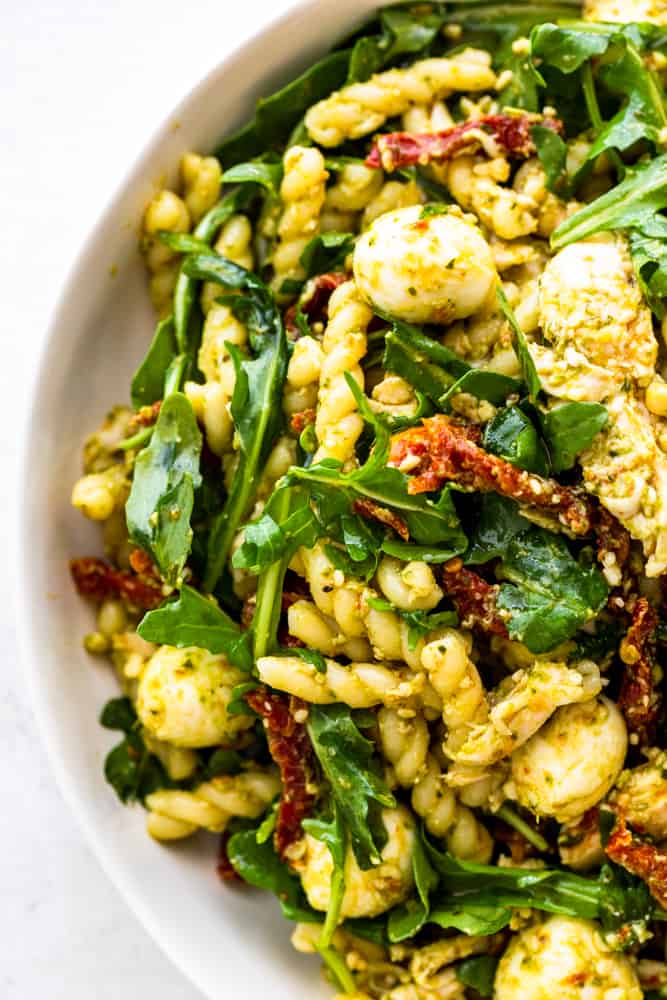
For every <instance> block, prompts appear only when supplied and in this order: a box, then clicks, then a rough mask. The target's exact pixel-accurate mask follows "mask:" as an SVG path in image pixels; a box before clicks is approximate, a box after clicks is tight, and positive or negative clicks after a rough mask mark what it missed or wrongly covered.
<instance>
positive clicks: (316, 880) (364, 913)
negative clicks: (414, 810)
mask: <svg viewBox="0 0 667 1000" xmlns="http://www.w3.org/2000/svg"><path fill="white" fill-rule="evenodd" d="M382 820H383V822H384V825H385V828H386V831H387V838H388V839H387V843H386V845H385V847H384V849H383V851H382V863H381V864H379V865H376V866H375V867H373V868H369V869H368V870H367V871H362V869H361V868H360V867H359V865H358V864H357V861H356V858H355V857H354V854H353V852H352V849H351V848H349V849H348V853H347V858H346V860H345V893H344V895H343V902H342V906H341V911H340V917H341V920H342V919H344V918H346V917H377V916H378V914H380V913H384V912H385V911H386V910H390V909H391V908H392V906H396V904H397V903H401V902H403V900H404V899H406V898H407V896H409V894H410V891H411V890H412V886H413V881H414V880H413V875H412V852H413V848H414V841H415V823H414V820H413V818H412V816H411V815H410V813H409V812H408V811H407V809H404V808H403V807H402V806H401V807H399V808H398V809H384V810H383V812H382ZM302 844H304V846H305V853H304V855H303V857H301V858H299V860H298V862H296V863H295V864H294V867H295V868H296V870H297V871H298V872H299V874H300V876H301V884H302V885H303V888H304V892H305V893H306V896H307V897H308V902H309V903H310V905H311V906H312V907H313V909H314V910H321V911H323V912H324V911H326V910H327V908H328V906H329V899H330V896H331V874H332V871H333V861H332V859H331V852H330V851H329V848H328V847H327V845H326V844H323V843H322V841H320V840H315V838H314V837H311V836H310V834H306V836H305V838H304V840H303V841H302Z"/></svg>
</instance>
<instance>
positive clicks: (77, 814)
mask: <svg viewBox="0 0 667 1000" xmlns="http://www.w3.org/2000/svg"><path fill="white" fill-rule="evenodd" d="M285 2H286V3H287V4H288V7H287V9H285V10H283V11H281V12H280V13H278V14H275V15H274V14H270V15H269V16H268V18H267V19H266V21H264V22H263V23H262V25H261V27H260V28H258V29H257V30H254V31H252V32H251V33H250V34H249V35H248V36H247V37H246V38H245V39H244V40H243V41H242V42H241V43H240V44H239V45H237V46H235V47H234V48H232V49H231V50H230V51H229V52H227V54H226V55H225V56H224V57H223V58H222V59H220V60H219V61H218V62H217V63H216V64H215V65H213V66H212V67H211V68H210V69H209V70H208V71H207V72H206V73H205V74H204V75H203V76H201V77H200V78H199V79H198V80H197V82H196V83H195V84H194V85H193V86H192V87H190V88H189V89H188V91H187V92H186V93H185V94H184V95H183V97H182V98H181V99H180V100H179V101H178V103H177V104H176V105H175V107H173V108H171V109H170V110H169V112H168V113H167V114H166V115H165V116H163V117H162V119H161V120H160V122H159V123H158V124H157V126H155V127H154V128H152V129H151V131H150V136H149V138H148V139H147V141H146V142H145V143H144V144H143V145H142V146H141V149H140V151H139V153H138V155H136V156H134V157H133V158H132V162H131V165H130V167H129V169H128V170H127V171H125V172H124V173H123V174H122V176H121V177H120V179H119V181H118V182H117V184H116V185H115V187H114V190H113V192H112V194H111V196H110V197H109V198H108V199H107V200H106V203H105V207H104V208H103V210H102V211H101V212H100V213H99V214H98V215H97V216H96V220H95V222H94V223H93V225H92V226H91V227H90V228H89V229H88V230H87V234H86V236H85V238H84V240H83V242H82V244H81V246H80V248H79V250H78V252H77V253H76V254H75V255H74V257H73V259H72V261H71V263H70V265H69V267H68V268H67V271H66V275H65V279H64V281H63V284H62V286H61V288H60V291H59V293H58V295H57V296H56V299H55V302H54V304H53V306H52V307H51V318H50V320H49V322H48V324H47V327H46V330H45V332H44V333H43V335H42V337H41V339H40V341H39V344H38V349H37V351H36V359H35V365H34V368H33V369H32V372H31V373H30V375H29V377H28V385H27V387H26V388H27V392H26V398H27V399H28V404H27V406H26V408H25V410H24V411H23V414H22V420H21V424H20V429H19V436H18V441H19V444H18V448H17V458H16V465H15V469H16V472H17V474H18V489H17V490H16V492H15V494H14V503H15V507H14V510H13V511H10V513H11V515H12V517H11V522H12V523H13V524H14V525H16V527H17V530H16V531H15V532H14V533H13V542H11V540H10V542H11V548H12V549H13V551H12V552H11V560H10V565H11V566H13V568H14V570H15V572H16V582H17V585H16V589H15V592H14V601H13V605H14V615H15V622H16V634H17V646H18V653H19V661H20V664H21V666H22V668H23V671H22V673H23V676H24V677H26V684H27V690H28V698H29V704H30V707H31V708H32V711H33V713H34V716H35V720H36V724H37V730H38V733H39V736H40V739H41V742H42V745H43V746H44V748H45V750H46V757H47V761H48V765H49V767H50V769H51V772H52V773H53V775H54V777H55V779H56V785H57V787H58V789H59V791H60V794H61V795H62V798H63V800H64V803H65V805H66V806H67V807H68V809H69V811H70V813H71V815H72V816H73V818H74V821H75V824H76V826H77V827H78V829H79V830H80V831H82V833H83V836H84V840H85V842H86V845H87V846H88V848H89V849H90V851H91V853H92V854H93V856H94V857H95V858H96V860H97V861H98V863H99V864H100V867H101V868H102V870H103V872H104V873H105V875H106V876H107V878H108V879H109V881H110V882H111V883H112V885H113V886H114V887H115V888H116V889H117V891H118V892H119V894H120V896H121V898H122V899H123V901H124V903H125V904H126V905H127V906H128V908H129V909H130V910H131V912H132V913H133V914H134V915H135V916H136V918H137V919H138V921H139V922H140V923H141V925H142V926H143V927H144V929H145V930H146V931H147V933H148V934H149V936H150V937H151V938H152V940H153V941H154V942H155V944H156V945H157V947H158V948H159V949H160V951H161V952H162V954H163V955H165V957H166V958H167V959H168V960H169V961H170V962H171V963H172V964H173V965H174V966H176V968H177V969H178V970H179V971H180V973H181V974H182V975H183V977H184V978H185V980H186V981H187V982H189V983H190V984H192V986H193V987H194V988H196V989H197V990H199V991H200V992H201V993H202V994H203V995H205V996H209V995H210V992H209V990H208V988H207V987H206V986H205V985H204V982H203V981H200V979H199V976H198V975H197V971H196V969H195V968H193V965H192V963H190V962H188V958H187V950H186V949H185V948H181V947H179V946H178V943H177V942H175V940H174V938H173V935H170V934H168V933H167V932H166V931H165V928H164V927H163V926H161V924H160V920H159V917H158V914H157V913H156V912H155V911H154V910H153V908H152V907H151V905H150V903H148V902H147V901H146V900H145V899H144V898H143V897H142V895H141V893H140V892H138V891H137V889H136V887H135V886H134V885H133V884H132V878H131V876H130V874H129V871H126V870H124V868H123V866H122V865H121V864H120V863H119V861H118V860H117V859H116V858H115V856H114V852H113V851H112V850H111V848H110V846H109V842H108V841H107V840H105V839H104V838H101V837H100V836H99V833H98V831H97V830H96V829H95V827H94V824H93V823H92V821H90V820H89V817H88V816H87V815H86V812H85V809H84V807H83V803H82V802H81V800H80V795H79V792H78V791H77V787H76V782H75V780H74V779H73V778H71V777H70V775H69V773H68V770H67V767H66V764H65V761H64V760H63V758H62V756H61V755H60V753H59V752H58V748H57V739H56V729H57V722H56V719H55V717H54V715H53V713H52V711H51V708H50V705H49V701H48V698H47V697H46V695H45V693H44V691H43V689H42V687H41V685H40V675H39V669H38V666H37V663H38V656H37V652H38V648H37V640H36V638H33V631H32V628H31V626H32V617H31V613H32V610H33V606H34V605H35V603H36V597H35V589H36V588H35V581H34V578H33V574H32V572H31V568H30V559H29V555H28V553H29V552H30V550H31V536H30V514H29V504H28V496H29V490H30V460H31V454H32V452H33V446H32V442H33V440H34V439H35V437H36V435H37V434H38V433H39V426H38V424H37V417H38V402H37V401H38V399H39V393H40V388H41V386H42V385H43V384H44V383H45V382H46V380H47V379H48V375H49V372H48V360H49V357H50V354H51V351H52V350H53V347H54V343H55V342H56V340H57V334H58V331H59V329H60V328H61V327H62V325H63V319H64V317H65V315H66V312H67V309H68V306H69V302H70V299H71V297H72V293H73V289H74V287H75V284H76V277H77V275H78V274H79V272H80V271H81V269H82V268H83V266H84V263H85V261H86V260H87V258H88V256H89V254H90V253H91V251H92V249H93V248H94V245H95V243H96V242H97V240H98V238H99V236H100V234H101V233H102V232H103V230H104V228H105V226H106V225H107V224H108V222H109V220H110V219H111V218H112V217H113V215H114V213H115V212H116V209H117V207H118V205H119V204H120V202H121V200H122V198H123V195H124V192H125V191H126V189H127V188H128V187H130V186H131V185H132V184H133V182H134V181H135V180H136V179H137V178H138V177H139V176H140V175H141V174H142V173H143V172H145V170H146V168H147V167H148V166H149V165H150V163H151V161H152V160H153V159H154V157H155V155H156V152H157V150H158V148H159V146H160V144H161V141H162V140H163V137H164V135H165V132H166V131H167V130H168V128H169V127H170V124H171V123H172V122H173V121H174V120H177V119H179V118H181V117H183V116H184V114H185V113H186V112H187V109H188V107H189V106H190V104H191V103H192V102H193V101H194V100H195V99H196V97H197V95H198V94H200V93H201V92H203V91H205V90H206V89H207V88H208V87H209V86H210V85H211V82H212V81H213V80H214V79H215V78H216V77H218V76H220V75H221V74H223V73H224V72H225V71H232V70H233V67H234V63H235V62H236V61H237V60H238V61H243V59H244V58H246V56H247V55H248V54H249V53H250V52H251V51H252V49H253V48H254V47H255V46H257V45H258V44H261V42H262V41H265V40H268V39H270V37H271V35H272V34H273V33H274V32H275V31H276V29H278V28H280V27H281V26H283V27H284V26H286V25H287V24H288V23H289V22H290V21H294V22H295V25H296V23H298V20H299V18H300V17H302V16H303V15H304V14H307V13H308V11H309V10H311V9H313V8H315V7H316V6H317V4H318V0H285Z"/></svg>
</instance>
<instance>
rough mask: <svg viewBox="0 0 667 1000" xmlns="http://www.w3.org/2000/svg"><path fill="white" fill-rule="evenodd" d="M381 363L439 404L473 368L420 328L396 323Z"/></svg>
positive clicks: (388, 336) (388, 334) (386, 341)
mask: <svg viewBox="0 0 667 1000" xmlns="http://www.w3.org/2000/svg"><path fill="white" fill-rule="evenodd" d="M382 366H383V367H384V368H385V369H386V370H387V371H389V372H395V373H396V374H398V375H401V376H402V377H403V378H404V379H406V380H407V381H408V382H409V383H410V384H411V385H412V386H414V388H415V389H418V390H419V391H420V392H423V393H424V395H425V396H426V397H427V398H428V399H430V400H431V402H432V403H434V404H435V405H436V406H437V405H438V403H439V401H440V399H441V397H442V396H443V395H444V394H445V393H446V392H447V391H448V389H450V388H451V387H452V386H453V385H454V384H455V383H456V382H457V380H458V379H460V378H461V376H463V375H465V374H466V373H467V372H468V371H470V365H468V364H466V362H465V361H462V360H461V359H460V358H459V357H458V356H457V355H456V354H455V353H454V351H450V349H449V348H448V347H444V346H443V345H442V344H439V343H438V342H437V341H435V340H432V339H431V338H430V337H427V336H426V335H425V334H424V333H422V331H421V330H420V329H419V327H416V326H411V325H409V324H408V323H401V322H394V324H393V328H392V329H391V330H390V331H389V332H388V333H387V335H386V337H385V351H384V357H383V359H382Z"/></svg>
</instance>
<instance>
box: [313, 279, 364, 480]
mask: <svg viewBox="0 0 667 1000" xmlns="http://www.w3.org/2000/svg"><path fill="white" fill-rule="evenodd" d="M372 318H373V312H372V310H371V309H370V308H369V307H368V306H367V305H366V304H365V303H364V302H363V300H362V299H361V296H360V295H359V293H358V291H357V288H356V285H355V284H354V282H353V281H346V282H345V283H344V284H342V285H339V287H338V288H337V289H336V290H335V291H334V293H333V294H332V296H331V299H330V301H329V322H328V324H327V328H326V330H325V332H324V338H323V340H322V350H323V352H324V358H323V359H322V367H321V373H320V390H319V393H318V398H317V415H316V418H315V431H316V433H317V439H318V441H319V445H320V446H319V448H318V450H317V452H316V454H315V461H320V460H321V459H323V458H335V459H338V461H340V462H349V461H352V460H353V459H354V446H355V444H356V443H357V438H358V437H359V435H360V434H361V432H362V430H363V427H364V422H363V420H362V418H361V416H360V415H359V413H358V411H357V404H356V402H355V399H354V396H353V395H352V392H351V391H350V387H349V386H348V384H347V382H346V380H345V373H346V372H349V374H350V375H351V376H352V378H353V379H354V380H355V382H356V383H357V385H359V386H361V387H362V388H363V385H364V373H363V371H362V369H361V366H360V364H359V362H360V361H361V359H362V358H363V356H364V355H365V353H366V329H367V328H368V324H369V323H370V321H371V319H372Z"/></svg>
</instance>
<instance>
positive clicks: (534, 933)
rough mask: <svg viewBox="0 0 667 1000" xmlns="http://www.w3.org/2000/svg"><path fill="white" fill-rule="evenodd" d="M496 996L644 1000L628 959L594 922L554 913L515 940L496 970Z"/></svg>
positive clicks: (502, 998) (513, 999)
mask: <svg viewBox="0 0 667 1000" xmlns="http://www.w3.org/2000/svg"><path fill="white" fill-rule="evenodd" d="M493 996H494V998H495V1000H519V998H520V1000H556V998H558V1000H642V996H643V993H642V991H641V989H640V986H639V981H638V979H637V976H636V975H635V972H634V969H633V968H632V966H631V965H630V962H629V961H628V960H627V958H625V957H624V956H623V955H621V954H619V953H618V952H613V951H611V949H610V948H609V947H608V945H606V944H605V942H604V940H603V939H602V935H601V934H600V931H599V930H598V927H597V926H596V925H595V924H594V923H593V922H592V921H590V920H579V919H576V918H574V917H560V916H556V917H551V918H550V919H549V920H546V921H545V922H544V923H543V924H538V925H537V926H534V927H528V928H526V930H524V931H521V933H520V934H518V935H517V936H516V937H515V938H513V939H512V941H511V942H510V945H509V947H508V949H507V951H506V952H505V954H504V955H503V957H502V958H501V960H500V964H499V965H498V971H497V972H496V979H495V990H494V994H493Z"/></svg>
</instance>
